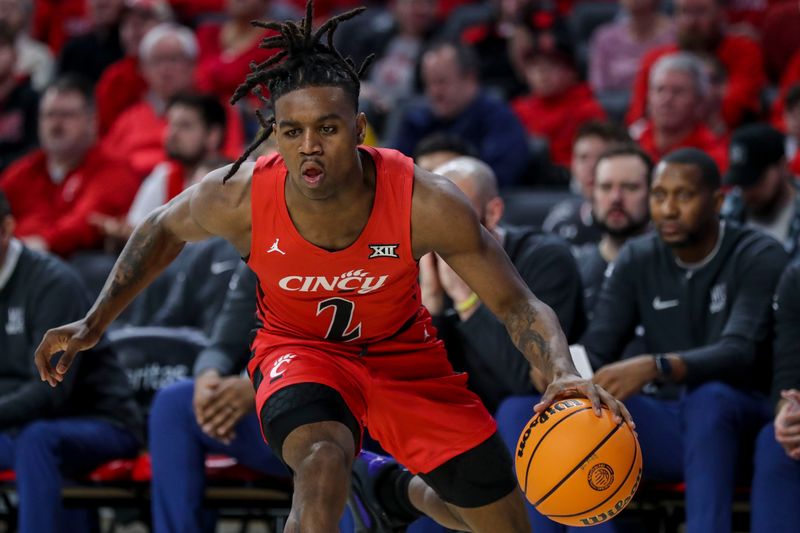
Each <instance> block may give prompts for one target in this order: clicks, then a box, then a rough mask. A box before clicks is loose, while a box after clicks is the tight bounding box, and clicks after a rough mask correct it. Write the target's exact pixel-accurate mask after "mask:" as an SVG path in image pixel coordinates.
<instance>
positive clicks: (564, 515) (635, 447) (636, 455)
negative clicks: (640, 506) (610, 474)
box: [547, 446, 639, 518]
mask: <svg viewBox="0 0 800 533" xmlns="http://www.w3.org/2000/svg"><path fill="white" fill-rule="evenodd" d="M633 451H634V454H633V460H632V461H631V466H629V467H628V473H627V474H625V479H623V480H622V483H620V484H619V487H618V488H617V490H615V491H614V492H613V493H611V494H610V495H609V496H608V498H606V499H605V500H603V501H602V502H600V503H598V504H597V505H595V506H594V507H592V508H590V509H586V510H585V511H582V512H580V513H574V514H549V515H547V516H548V517H549V518H572V517H573V516H580V515H583V514H586V513H590V512H592V511H594V510H595V509H597V508H598V507H602V506H603V505H605V504H606V502H608V500H610V499H612V498H613V497H614V496H616V495H617V493H618V492H619V489H621V488H622V487H623V486H624V485H625V482H626V481H628V478H629V477H631V473H632V472H633V467H634V465H635V464H636V458H637V457H639V447H638V446H634V447H633Z"/></svg>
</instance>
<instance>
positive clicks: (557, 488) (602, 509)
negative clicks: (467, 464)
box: [515, 398, 642, 526]
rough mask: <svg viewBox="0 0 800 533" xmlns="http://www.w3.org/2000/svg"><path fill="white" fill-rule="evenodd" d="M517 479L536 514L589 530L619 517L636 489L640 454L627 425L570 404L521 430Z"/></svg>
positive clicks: (583, 403) (574, 401)
mask: <svg viewBox="0 0 800 533" xmlns="http://www.w3.org/2000/svg"><path fill="white" fill-rule="evenodd" d="M515 460H516V466H517V479H518V480H519V484H520V486H521V487H522V491H523V492H524V493H525V496H526V497H527V498H528V500H529V501H530V502H531V503H532V504H533V505H534V506H535V507H536V509H537V510H538V511H539V512H540V513H542V514H543V515H546V516H547V517H549V518H550V519H551V520H555V521H556V522H560V523H562V524H566V525H569V526H591V525H595V524H599V523H601V522H606V521H607V520H610V519H611V518H613V517H614V516H616V515H617V514H619V513H620V511H622V510H623V509H624V508H625V506H626V505H628V502H630V501H631V498H632V497H633V495H634V494H635V493H636V489H637V488H638V487H639V481H640V480H641V478H642V452H641V449H640V448H639V442H638V441H637V440H636V436H635V435H634V434H633V431H631V429H630V427H629V426H628V425H627V424H619V425H618V424H616V423H614V420H613V418H612V414H611V412H610V411H609V410H608V409H607V408H605V407H604V408H603V416H601V417H598V416H597V415H595V414H594V410H593V409H592V404H591V402H589V400H586V399H584V398H570V399H567V400H561V401H558V402H555V403H554V404H553V405H551V406H550V407H549V408H548V409H547V410H546V411H545V412H543V413H542V414H541V415H539V416H534V417H533V418H532V419H531V420H530V422H528V424H527V425H526V426H525V428H524V429H523V430H522V435H520V438H519V442H518V443H517V452H516V456H515Z"/></svg>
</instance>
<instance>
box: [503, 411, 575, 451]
mask: <svg viewBox="0 0 800 533" xmlns="http://www.w3.org/2000/svg"><path fill="white" fill-rule="evenodd" d="M581 405H583V404H582V403H581V402H579V401H577V400H562V401H560V402H556V403H554V404H553V405H551V406H550V407H548V408H547V409H545V410H544V412H543V413H542V414H540V415H539V416H537V417H535V418H534V419H533V420H531V422H530V424H528V428H527V429H526V430H525V434H524V435H522V440H521V441H520V443H519V449H518V450H517V455H518V456H519V457H522V452H523V450H525V445H526V444H527V443H528V437H530V436H531V431H532V430H533V428H535V427H536V426H538V425H539V424H545V423H546V422H547V421H548V420H550V417H551V416H553V415H554V414H556V413H557V412H559V411H563V410H565V409H569V408H570V407H580V406H581Z"/></svg>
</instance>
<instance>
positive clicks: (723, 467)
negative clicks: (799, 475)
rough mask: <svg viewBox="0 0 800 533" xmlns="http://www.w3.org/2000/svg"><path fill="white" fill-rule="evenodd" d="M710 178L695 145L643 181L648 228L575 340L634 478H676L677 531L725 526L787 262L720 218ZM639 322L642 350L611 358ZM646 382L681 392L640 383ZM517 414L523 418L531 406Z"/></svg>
mask: <svg viewBox="0 0 800 533" xmlns="http://www.w3.org/2000/svg"><path fill="white" fill-rule="evenodd" d="M720 182H721V179H720V175H719V170H718V169H717V167H716V164H715V163H714V162H713V160H712V159H711V158H710V157H709V156H708V155H707V154H705V153H704V152H701V151H699V150H697V149H681V150H677V151H675V152H673V153H671V154H670V155H668V156H667V157H665V158H664V159H663V160H662V161H661V162H660V163H659V165H658V166H657V167H656V170H655V173H654V176H653V182H652V187H651V191H650V213H651V216H652V219H653V223H654V225H655V228H656V230H657V231H656V232H655V233H654V234H651V235H647V236H643V237H640V238H637V239H633V240H631V241H629V242H628V243H627V244H626V245H625V246H624V247H623V249H622V251H621V252H620V254H619V256H618V257H617V259H616V261H615V263H614V270H613V272H612V273H611V275H610V276H609V278H608V279H607V280H606V283H605V284H604V285H603V289H602V290H601V292H600V296H599V298H598V301H597V303H596V305H595V308H594V318H593V320H592V321H591V323H590V324H589V327H588V329H587V332H586V334H585V335H584V338H583V339H582V340H583V344H584V345H585V346H586V348H587V350H588V351H589V353H590V354H591V357H592V363H593V366H594V368H595V369H596V373H595V375H594V381H595V382H596V383H598V384H599V385H601V386H603V387H605V388H606V390H609V391H611V392H612V394H615V395H616V396H617V397H620V398H623V399H625V404H626V406H627V407H628V409H629V410H630V411H631V414H632V415H633V418H634V420H636V430H637V432H638V434H639V441H640V443H641V446H642V455H643V462H644V474H645V477H646V478H650V479H661V480H676V481H677V480H681V479H682V480H684V481H685V483H686V515H687V532H688V533H700V532H704V533H705V532H709V531H730V530H731V504H732V499H733V490H734V486H735V476H736V471H737V468H736V467H737V460H738V458H739V457H738V455H739V450H740V449H746V448H747V446H748V445H752V443H753V441H754V439H755V435H756V432H757V431H758V430H759V429H761V427H762V426H763V424H764V423H765V422H766V421H767V419H768V417H769V406H768V401H767V396H766V394H765V391H766V390H767V388H768V383H767V381H768V380H767V379H765V378H767V376H765V374H766V373H767V371H766V369H768V367H769V356H770V345H771V339H770V332H771V328H770V323H771V319H770V317H771V308H770V305H771V302H772V294H773V293H774V290H775V286H776V285H777V281H778V278H779V276H780V273H781V271H782V270H783V268H784V266H785V265H786V262H787V255H786V252H785V251H784V250H783V249H782V247H781V246H780V244H779V243H777V242H776V241H774V240H773V239H771V238H769V237H766V236H764V235H762V234H761V233H759V232H757V231H755V230H751V229H747V228H742V227H739V226H737V225H735V224H731V223H722V222H720V220H719V212H720V207H721V205H722V201H723V194H722V191H721V190H720ZM639 325H641V326H643V328H644V336H643V342H644V345H645V348H646V350H647V352H646V353H644V354H642V355H638V356H635V357H631V358H627V359H624V360H620V357H621V354H622V353H623V350H624V348H625V347H626V345H627V344H628V342H629V341H630V340H631V339H632V338H633V336H634V334H635V331H636V329H637V327H638V326H639ZM653 381H657V382H662V383H669V384H676V385H685V387H686V393H685V395H683V397H682V398H681V399H680V400H676V401H669V400H665V399H663V398H654V397H650V396H647V395H644V394H640V393H641V392H642V389H643V388H644V387H645V386H646V385H648V384H649V383H651V382H653ZM504 407H505V406H501V408H500V411H499V412H498V419H500V418H501V413H500V412H501V411H503V410H504ZM528 411H529V410H528ZM502 414H503V415H504V416H507V415H508V413H502ZM516 417H517V420H518V421H519V422H518V427H522V423H523V422H524V420H527V419H528V418H529V417H530V413H529V412H525V413H522V412H517V414H516ZM523 419H524V420H523Z"/></svg>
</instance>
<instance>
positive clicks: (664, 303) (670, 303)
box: [653, 296, 680, 311]
mask: <svg viewBox="0 0 800 533" xmlns="http://www.w3.org/2000/svg"><path fill="white" fill-rule="evenodd" d="M679 303H680V301H678V300H662V299H661V297H660V296H656V297H655V298H653V309H655V310H656V311H663V310H664V309H669V308H670V307H677V306H678V304H679Z"/></svg>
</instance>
